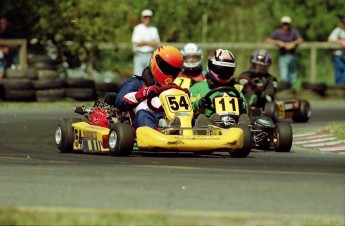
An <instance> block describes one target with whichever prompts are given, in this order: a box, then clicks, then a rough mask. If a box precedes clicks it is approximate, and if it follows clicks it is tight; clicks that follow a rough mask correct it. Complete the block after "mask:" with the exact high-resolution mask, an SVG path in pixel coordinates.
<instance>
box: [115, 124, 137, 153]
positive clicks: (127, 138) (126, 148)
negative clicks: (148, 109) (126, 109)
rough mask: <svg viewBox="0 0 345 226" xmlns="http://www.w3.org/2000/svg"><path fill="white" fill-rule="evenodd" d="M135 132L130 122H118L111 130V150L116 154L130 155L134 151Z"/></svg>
mask: <svg viewBox="0 0 345 226" xmlns="http://www.w3.org/2000/svg"><path fill="white" fill-rule="evenodd" d="M133 145H134V133H133V131H132V128H131V126H130V125H129V124H124V123H116V124H114V125H113V126H112V127H111V129H110V131H109V151H110V154H111V155H114V156H129V155H130V154H131V153H132V151H133Z"/></svg>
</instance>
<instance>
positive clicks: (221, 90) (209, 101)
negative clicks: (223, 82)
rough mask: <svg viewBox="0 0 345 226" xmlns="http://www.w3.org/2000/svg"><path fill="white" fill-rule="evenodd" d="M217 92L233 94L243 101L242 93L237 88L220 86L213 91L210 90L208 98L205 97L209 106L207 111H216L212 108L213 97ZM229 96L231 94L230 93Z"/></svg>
mask: <svg viewBox="0 0 345 226" xmlns="http://www.w3.org/2000/svg"><path fill="white" fill-rule="evenodd" d="M216 92H226V93H228V92H233V93H234V94H235V96H236V98H238V99H241V94H240V92H239V91H238V90H237V89H236V88H235V87H231V86H220V87H217V88H214V89H212V90H210V91H209V92H208V93H207V94H206V96H205V97H204V98H205V99H206V102H207V104H208V107H207V109H209V110H211V111H214V107H212V106H211V98H210V97H211V95H212V94H214V93H216ZM228 94H229V93H228Z"/></svg>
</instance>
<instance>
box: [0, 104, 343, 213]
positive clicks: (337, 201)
mask: <svg viewBox="0 0 345 226" xmlns="http://www.w3.org/2000/svg"><path fill="white" fill-rule="evenodd" d="M312 111H313V115H312V119H311V120H310V122H308V123H304V124H296V123H292V124H291V125H292V127H293V130H294V132H295V131H313V130H317V129H322V128H324V127H325V126H327V125H330V124H333V123H335V124H336V123H339V122H344V121H345V101H343V102H336V103H321V102H317V103H313V105H312ZM63 117H78V115H76V114H75V113H73V111H72V109H70V108H61V109H58V108H40V109H37V108H36V109H27V108H6V109H0V207H54V208H56V207H76V208H112V209H134V210H157V211H164V210H168V211H173V212H174V213H179V212H181V213H183V212H186V211H205V213H207V212H208V213H215V212H221V213H225V214H226V213H229V214H236V213H248V214H262V215H266V216H277V215H280V214H288V216H294V217H298V216H302V217H303V216H311V217H312V218H320V219H322V218H327V219H338V220H339V219H344V218H343V217H344V213H345V156H344V155H340V154H335V153H321V152H319V151H315V150H308V149H302V148H300V147H297V146H293V148H292V150H291V152H290V153H275V152H272V151H259V150H253V151H252V153H251V154H250V155H249V157H247V158H244V159H235V158H231V157H230V156H229V155H228V154H226V153H216V154H214V155H209V156H207V155H205V156H195V155H193V154H189V153H140V152H138V153H134V154H133V155H132V156H130V157H111V156H108V155H92V154H73V153H72V154H62V153H59V152H58V149H57V148H56V145H55V143H54V132H55V128H56V125H57V122H58V120H59V119H60V118H63ZM287 121H290V120H287ZM290 122H292V121H290ZM285 216H286V215H285Z"/></svg>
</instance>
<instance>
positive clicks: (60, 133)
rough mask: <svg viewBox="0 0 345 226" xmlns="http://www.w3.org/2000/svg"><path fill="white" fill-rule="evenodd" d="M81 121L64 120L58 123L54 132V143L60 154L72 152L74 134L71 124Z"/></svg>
mask: <svg viewBox="0 0 345 226" xmlns="http://www.w3.org/2000/svg"><path fill="white" fill-rule="evenodd" d="M82 121H83V120H82V119H81V118H64V119H61V120H60V121H59V123H58V125H57V127H56V130H55V143H56V145H57V147H58V148H59V150H60V152H63V153H67V152H72V151H73V142H74V132H73V127H72V124H73V123H76V122H82Z"/></svg>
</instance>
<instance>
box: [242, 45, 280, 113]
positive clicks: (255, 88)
mask: <svg viewBox="0 0 345 226" xmlns="http://www.w3.org/2000/svg"><path fill="white" fill-rule="evenodd" d="M250 63H251V66H250V69H249V70H248V71H245V72H243V73H242V74H240V75H239V77H238V83H239V84H241V85H243V90H242V92H243V93H244V95H245V97H246V100H247V101H248V104H249V106H254V107H260V108H264V106H265V103H266V102H269V101H273V100H274V96H275V94H276V90H277V79H276V78H275V77H274V76H273V75H271V74H270V73H269V72H268V69H269V67H270V66H271V63H272V60H271V56H270V53H269V52H268V51H266V50H263V49H260V50H256V51H255V52H254V53H253V54H252V56H251V58H250Z"/></svg>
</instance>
